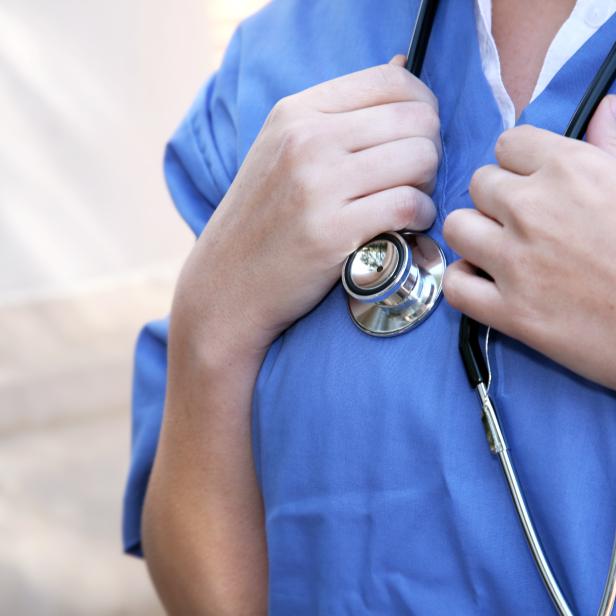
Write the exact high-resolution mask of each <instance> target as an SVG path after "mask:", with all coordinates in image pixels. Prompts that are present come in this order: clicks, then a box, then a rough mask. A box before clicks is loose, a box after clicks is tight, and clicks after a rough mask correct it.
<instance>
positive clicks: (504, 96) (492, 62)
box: [475, 0, 616, 128]
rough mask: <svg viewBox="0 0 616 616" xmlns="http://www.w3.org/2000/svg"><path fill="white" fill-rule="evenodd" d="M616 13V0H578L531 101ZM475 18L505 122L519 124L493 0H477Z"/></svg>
mask: <svg viewBox="0 0 616 616" xmlns="http://www.w3.org/2000/svg"><path fill="white" fill-rule="evenodd" d="M614 13H616V0H577V2H576V4H575V7H574V9H573V11H572V12H571V15H570V16H569V18H568V19H567V21H565V23H564V24H563V25H562V27H561V28H560V30H559V31H558V32H557V34H556V36H555V37H554V40H553V41H552V43H551V44H550V47H549V48H548V51H547V54H546V57H545V60H544V63H543V67H542V68H541V72H540V73H539V78H538V79H537V84H536V85H535V89H534V91H533V94H532V96H531V101H533V100H535V98H537V96H539V94H541V92H543V90H544V89H545V88H546V86H547V85H548V83H550V81H551V80H552V78H553V77H554V76H555V75H556V73H557V72H558V71H559V70H560V69H561V68H562V67H563V66H564V65H565V64H566V63H567V62H568V61H569V60H570V59H571V58H572V57H573V56H574V55H575V53H576V52H577V51H578V49H580V47H582V45H584V43H585V42H586V41H587V40H588V39H589V38H590V37H591V36H592V35H593V34H594V33H595V32H596V31H597V30H598V29H599V28H600V27H601V26H602V25H603V24H604V23H605V22H606V21H607V20H608V19H609V18H610V17H611V16H612V15H613V14H614ZM475 18H476V23H477V35H478V39H479V52H480V54H481V65H482V68H483V72H484V75H485V77H486V79H487V81H488V84H489V85H490V87H491V89H492V92H493V94H494V98H495V99H496V104H497V105H498V108H499V110H500V112H501V116H502V118H503V126H504V127H505V128H510V127H512V126H514V125H515V107H514V106H513V101H512V100H511V97H510V96H509V94H508V93H507V90H506V89H505V85H504V83H503V79H502V75H501V69H500V60H499V57H498V50H497V48H496V43H495V42H494V37H493V36H492V0H475Z"/></svg>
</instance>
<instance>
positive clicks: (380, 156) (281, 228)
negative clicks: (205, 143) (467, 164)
mask: <svg viewBox="0 0 616 616" xmlns="http://www.w3.org/2000/svg"><path fill="white" fill-rule="evenodd" d="M403 63H404V59H403V58H402V62H400V61H399V60H396V61H395V62H394V63H392V64H390V65H383V66H377V67H374V68H370V69H367V70H363V71H360V72H357V73H353V74H350V75H345V76H343V77H340V78H338V79H334V80H332V81H328V82H325V83H322V84H319V85H316V86H314V87H312V88H309V89H308V90H305V91H303V92H300V93H298V94H295V95H293V96H289V97H287V98H285V99H283V100H281V101H280V102H279V103H278V104H277V105H276V106H275V107H274V109H273V110H272V112H271V113H270V115H269V117H268V118H267V120H266V122H265V124H264V126H263V128H262V130H261V132H260V133H259V135H258V136H257V138H256V140H255V142H254V144H253V146H252V148H251V149H250V151H249V152H248V154H247V156H246V158H245V160H244V162H243V164H242V166H241V168H240V170H239V172H238V173H237V176H236V178H235V180H234V181H233V183H232V185H231V187H230V188H229V190H228V191H227V193H226V195H225V197H224V199H223V200H222V201H221V203H220V204H219V205H218V207H217V208H216V211H215V212H214V214H213V215H212V218H211V220H210V221H209V223H208V224H207V226H206V227H205V229H204V231H203V233H202V234H201V236H200V238H199V240H198V241H197V243H196V246H195V247H194V249H193V252H192V253H191V255H190V257H189V259H188V261H187V263H186V265H185V267H184V270H183V272H182V276H181V277H180V281H179V284H178V288H177V292H176V301H175V302H174V308H173V311H172V325H173V326H174V328H175V329H182V330H185V331H186V332H187V335H186V337H185V338H186V339H187V340H189V339H192V340H194V339H195V332H204V334H203V339H204V344H207V345H208V348H210V349H212V347H218V346H220V347H222V348H225V349H229V347H232V348H233V350H234V352H235V353H234V354H235V355H236V356H238V357H239V356H245V355H246V354H255V353H256V354H262V353H264V352H265V350H266V349H267V348H268V347H269V345H270V344H271V343H272V342H273V340H274V339H275V338H276V337H277V336H278V335H279V334H280V333H281V332H282V331H283V330H285V329H286V328H287V327H289V326H290V325H291V324H292V323H293V322H294V321H296V320H297V319H298V318H299V317H301V316H302V315H304V314H305V313H306V312H308V311H309V310H310V309H311V308H313V307H314V306H315V305H316V304H317V303H318V302H319V301H320V300H321V299H322V298H323V296H324V295H325V294H326V293H327V292H328V291H329V290H330V289H331V288H332V286H333V285H334V284H335V283H336V281H337V280H338V279H339V276H340V266H341V264H342V262H343V261H344V259H345V258H346V256H347V255H348V254H349V253H350V252H352V251H353V250H355V249H356V248H357V247H358V246H360V245H361V244H362V243H363V242H366V241H367V240H369V239H370V238H371V237H373V236H375V235H377V234H379V233H381V232H383V231H386V230H388V229H390V228H396V229H401V228H403V227H405V228H408V229H414V230H421V229H426V228H428V227H430V226H431V224H432V222H433V221H434V217H435V208H434V204H433V203H432V200H431V198H430V197H429V196H428V194H426V191H427V190H429V188H430V186H431V185H432V183H433V182H434V178H435V175H436V171H437V168H438V163H439V156H440V150H441V146H440V134H439V118H438V113H437V103H436V99H435V98H434V95H433V94H432V93H431V92H430V90H429V89H428V88H427V87H426V86H425V85H424V84H423V83H421V81H420V80H419V79H417V78H415V77H413V76H412V75H410V74H409V73H408V72H407V71H406V70H405V69H404V67H403ZM422 188H423V189H424V190H422ZM230 272H232V275H230ZM176 315H177V316H178V317H179V318H174V317H175V316H176ZM189 332H192V333H190V335H189ZM182 337H183V336H182ZM177 338H179V337H176V339H177Z"/></svg>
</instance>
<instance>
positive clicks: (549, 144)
mask: <svg viewBox="0 0 616 616" xmlns="http://www.w3.org/2000/svg"><path fill="white" fill-rule="evenodd" d="M569 141H571V140H569V139H567V138H566V137H563V136H562V135H557V134H556V133H552V132H550V131H548V130H543V129H542V128H536V127H535V126H530V125H528V124H526V125H524V126H516V127H515V128H511V129H509V130H507V131H505V132H504V133H502V134H501V136H500V137H499V138H498V141H497V142H496V147H495V154H496V159H497V160H498V163H499V165H500V166H501V167H502V168H503V169H507V170H508V171H512V172H513V173H518V174H520V175H530V174H531V173H534V172H535V171H538V170H539V169H540V168H541V167H542V166H543V165H544V164H545V163H546V162H547V161H548V159H550V158H552V157H553V156H554V153H555V152H559V151H560V150H562V148H567V147H569Z"/></svg>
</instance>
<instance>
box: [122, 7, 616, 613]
mask: <svg viewBox="0 0 616 616" xmlns="http://www.w3.org/2000/svg"><path fill="white" fill-rule="evenodd" d="M417 4H418V3H417V1H411V0H404V1H403V0H387V1H386V2H371V1H368V0H354V1H350V0H337V1H336V2H330V1H329V0H313V1H311V2H305V1H302V0H278V1H275V2H273V3H272V4H271V5H268V6H267V7H266V8H265V9H263V10H262V11H261V12H259V13H258V14H256V15H255V16H253V17H252V18H250V19H248V20H247V21H245V22H244V23H243V24H242V25H241V26H240V27H239V29H238V30H237V32H236V34H235V36H234V38H233V40H232V41H231V43H230V46H229V49H228V51H227V54H226V57H225V59H224V62H223V65H222V67H221V68H220V70H219V71H218V73H217V74H216V75H214V76H213V77H212V78H211V79H210V80H209V81H208V83H207V84H206V86H205V87H204V89H203V90H202V92H201V93H200V94H199V96H198V98H197V100H196V101H195V103H194V105H193V107H192V109H191V110H190V112H189V114H188V116H187V117H186V119H185V120H184V122H183V123H182V124H181V126H180V127H179V129H178V130H177V132H176V133H175V135H174V136H173V138H172V140H171V141H170V143H169V145H168V148H167V151H166V157H165V172H166V177H167V181H168V185H169V189H170V191H171V194H172V196H173V199H174V202H175V204H176V206H177V209H178V211H179V213H180V214H181V215H182V216H183V218H184V219H185V220H186V221H187V223H188V224H189V225H190V226H191V228H192V229H193V231H194V232H195V234H199V233H200V232H201V231H202V229H203V227H204V225H205V224H206V223H207V221H208V219H209V217H210V215H211V214H212V211H213V210H214V208H215V207H216V205H217V204H218V203H219V202H220V200H221V199H222V197H223V195H224V194H225V191H226V190H227V188H228V187H229V184H230V183H231V182H232V180H233V178H234V175H235V173H236V171H237V169H238V166H239V165H240V163H241V161H242V159H243V158H244V156H245V155H246V153H247V151H248V150H249V148H250V146H251V144H252V142H253V140H254V139H255V137H256V135H257V133H258V131H259V129H260V128H261V126H262V124H263V122H264V120H265V118H266V116H267V114H268V113H269V111H270V109H271V108H272V106H273V105H274V103H275V102H276V101H277V100H278V99H280V98H281V97H283V96H286V95H288V94H292V93H295V92H298V91H300V90H303V89H305V88H307V87H309V86H312V85H314V84H316V83H319V82H322V81H324V80H327V79H332V78H334V77H338V76H340V75H343V74H345V73H349V72H352V71H356V70H359V69H363V68H366V67H369V66H373V65H376V64H379V63H384V62H387V61H388V60H389V58H390V57H391V56H393V55H394V54H395V53H400V52H404V51H405V49H406V47H407V45H408V40H409V37H410V30H411V27H412V24H413V21H414V18H415V13H416V10H417ZM473 4H474V3H473V2H472V0H455V1H454V0H443V2H442V3H441V7H440V8H439V11H438V14H437V17H436V23H435V27H434V32H433V35H432V39H431V43H430V47H429V50H428V54H427V58H426V63H425V68H424V72H423V75H422V78H423V79H424V80H425V82H426V83H427V85H428V86H429V87H430V88H431V89H432V90H433V91H434V92H435V94H436V96H437V97H438V99H439V101H440V114H441V121H442V138H443V145H444V153H443V159H442V163H441V166H440V171H439V175H438V182H437V186H436V190H435V194H434V199H435V202H436V204H437V206H438V217H437V220H436V223H435V225H434V228H433V229H432V230H431V232H430V233H431V235H432V236H434V237H435V238H436V239H438V240H439V241H440V242H441V243H442V236H441V229H442V224H443V221H444V219H445V216H446V215H447V214H448V213H449V212H451V211H452V210H454V209H456V208H460V207H472V203H471V200H470V198H469V194H468V186H469V180H470V177H471V175H472V173H473V172H474V171H475V169H477V168H478V167H479V166H481V165H484V164H487V163H489V162H492V161H493V150H494V143H495V141H496V139H497V137H498V135H499V134H500V133H501V132H502V130H503V124H502V119H501V116H500V114H499V111H498V108H497V106H496V103H495V101H494V98H493V95H492V92H491V90H490V88H489V86H488V84H487V82H486V80H485V78H484V75H483V72H482V69H481V60H480V55H479V50H478V43H477V37H476V30H475V17H474V9H473ZM615 37H616V17H612V18H611V19H610V20H609V21H608V22H607V23H606V24H605V25H604V26H603V27H602V28H600V29H599V31H598V32H597V33H596V34H595V35H594V36H593V37H592V38H591V39H590V40H589V41H588V42H587V43H586V44H585V45H584V46H583V47H582V49H581V50H580V51H578V53H577V54H576V55H575V56H574V57H573V58H572V59H571V60H570V61H569V62H568V63H567V64H566V65H565V66H564V67H563V68H562V69H561V70H560V72H559V73H558V74H557V75H556V76H555V78H554V79H553V80H552V82H551V83H550V84H549V85H548V87H547V89H546V90H545V91H544V92H543V93H542V94H541V95H540V96H539V97H538V98H537V99H536V100H535V101H533V102H532V103H531V104H530V105H529V106H528V107H527V109H526V110H525V111H524V113H523V114H522V117H521V118H520V121H519V122H520V123H530V124H534V125H536V126H541V127H544V128H547V129H550V130H553V131H556V132H562V131H563V130H564V128H565V126H566V124H567V122H568V120H569V118H570V116H571V114H572V113H573V111H574V109H575V107H576V105H577V102H578V101H579V99H580V98H581V96H582V94H583V91H584V89H585V88H586V87H587V86H588V84H589V81H590V79H591V78H592V76H593V75H594V73H595V72H596V70H597V69H598V67H599V65H600V64H601V62H602V60H603V59H604V57H605V55H606V54H607V52H608V50H609V48H610V46H611V44H612V42H613V40H614V38H615ZM258 215H259V212H258V211H255V216H258ZM445 251H446V254H447V257H448V260H449V261H451V260H453V259H455V257H456V256H455V255H454V254H452V252H451V250H450V249H448V247H447V246H445ZM458 323H459V313H457V312H456V311H455V310H453V309H452V308H451V307H450V306H449V305H448V304H447V303H446V302H441V304H440V306H439V308H438V310H437V311H436V312H435V314H433V315H432V316H431V317H430V318H429V319H428V320H427V321H426V322H425V323H424V324H422V325H421V326H420V327H419V328H418V329H416V330H413V331H412V332H410V333H408V334H406V335H403V336H400V337H397V338H393V339H380V338H374V337H370V336H367V335H366V334H363V333H362V332H360V331H359V330H358V329H357V328H356V327H355V326H354V325H353V324H352V323H351V321H350V319H349V317H348V314H347V306H346V299H345V294H344V292H343V290H342V288H341V286H340V285H339V284H338V285H336V286H335V287H334V288H333V290H332V291H331V292H330V293H329V294H328V295H327V296H326V297H325V298H324V299H323V301H322V302H321V303H320V304H319V305H318V306H317V307H316V308H315V309H314V310H313V311H312V312H310V313H309V314H307V315H306V316H304V317H303V318H301V319H300V320H298V321H297V322H296V323H295V324H294V325H293V326H292V327H290V328H289V329H288V330H287V331H286V332H285V333H284V334H283V335H282V336H281V337H280V338H279V339H278V340H277V341H276V342H275V343H274V344H273V345H272V347H271V349H270V351H269V353H268V355H267V357H266V359H265V361H264V364H263V366H262V368H261V371H260V374H259V378H258V381H257V385H256V389H255V392H254V399H253V437H254V455H255V463H256V467H257V472H258V476H259V481H260V484H261V488H262V492H263V497H264V502H265V512H266V526H267V542H268V554H269V563H270V570H269V571H270V584H269V598H270V614H274V615H280V616H289V615H294V616H301V615H304V614H305V615H311V616H313V615H315V614H323V615H331V616H336V615H343V614H345V615H346V614H354V615H355V614H430V615H433V616H434V615H439V614H450V613H455V614H459V615H465V614H473V615H476V614H522V613H530V614H552V613H554V611H553V608H552V606H551V603H550V601H549V599H548V597H547V594H546V592H545V590H544V589H543V586H542V583H541V581H540V578H539V576H538V574H537V572H536V570H535V566H534V563H533V560H532V558H531V556H530V554H529V551H528V548H527V546H526V543H525V540H524V536H523V533H522V531H521V529H520V525H519V522H518V519H517V517H516V515H515V512H514V509H513V507H512V504H511V502H510V497H509V494H508V491H507V487H506V484H505V481H504V479H503V477H502V475H501V470H500V468H499V465H498V462H497V461H496V459H494V458H493V457H491V455H490V453H489V450H488V447H487V444H486V441H485V436H484V432H483V429H482V426H481V423H480V418H479V415H480V413H479V408H478V403H477V399H476V397H475V394H474V392H472V391H471V390H470V388H469V385H468V382H467V380H466V377H465V375H464V373H463V369H462V365H461V362H460V358H459V355H458V349H457V334H458ZM167 325H168V323H167V320H163V321H157V322H154V323H150V324H148V325H147V326H146V327H145V328H144V329H143V331H142V332H141V335H140V337H139V341H138V344H137V351H136V361H135V375H134V394H133V395H134V399H133V440H132V463H131V469H130V476H129V479H128V486H127V490H126V497H125V510H124V545H125V549H126V550H127V551H128V552H131V553H135V554H140V515H141V509H142V503H143V496H144V491H145V487H146V484H147V481H148V476H149V473H150V469H151V465H152V460H153V457H154V453H155V449H156V443H157V439H158V433H159V429H160V422H161V414H162V409H163V399H164V390H165V377H166V357H165V354H166V340H167ZM563 335H574V332H563ZM493 340H494V342H493V346H492V351H491V354H492V365H493V368H494V371H495V381H494V385H493V394H494V396H495V398H496V400H497V403H498V404H499V406H500V410H501V415H502V420H503V423H504V426H505V430H506V433H507V435H508V438H509V443H510V446H511V450H512V455H513V456H514V459H515V461H516V463H517V468H518V471H519V474H520V480H521V482H522V484H523V486H525V488H526V492H527V497H528V503H529V506H530V509H531V511H532V513H533V515H534V518H535V521H536V524H537V527H538V530H539V532H540V534H541V536H542V538H543V543H544V547H545V549H546V552H547V554H548V557H549V558H550V560H551V563H552V565H553V567H554V569H555V571H556V574H557V576H558V578H559V580H560V581H561V583H562V585H563V589H564V592H565V594H566V595H567V596H568V597H569V598H570V601H571V604H572V607H573V608H574V610H575V611H576V613H581V614H590V613H594V612H595V611H596V608H597V606H598V604H599V600H600V596H601V592H602V586H603V582H604V580H605V576H606V573H607V567H608V562H609V556H610V550H611V544H612V538H613V532H614V528H615V526H616V515H615V512H616V399H615V395H614V392H613V391H610V390H607V389H605V388H603V387H600V386H599V385H596V384H593V383H591V382H589V381H587V380H585V379H583V378H582V377H580V376H577V375H575V374H573V373H572V372H570V371H568V370H567V369H565V368H563V367H562V366H559V365H557V364H555V363H554V362H552V361H550V360H549V359H547V358H545V357H543V356H542V355H540V354H538V353H536V352H534V351H533V350H531V349H529V348H527V347H525V346H524V345H522V344H520V343H518V342H516V341H515V340H512V339H510V338H507V337H505V336H502V335H499V334H496V335H495V336H494V339H493Z"/></svg>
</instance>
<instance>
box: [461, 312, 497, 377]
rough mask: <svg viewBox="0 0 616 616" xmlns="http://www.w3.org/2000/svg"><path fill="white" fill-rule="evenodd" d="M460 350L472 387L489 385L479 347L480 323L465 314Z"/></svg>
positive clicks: (462, 318)
mask: <svg viewBox="0 0 616 616" xmlns="http://www.w3.org/2000/svg"><path fill="white" fill-rule="evenodd" d="M458 348H459V349H460V355H461V356H462V363H463V364H464V369H465V370H466V376H467V377H468V382H469V383H470V385H471V387H472V388H473V389H476V388H477V386H478V385H479V383H487V382H488V380H489V372H488V365H487V363H486V360H485V358H484V356H483V353H482V352H481V348H480V346H479V323H477V321H474V320H473V319H471V318H470V317H467V316H466V315H465V314H463V315H462V317H461V319H460V335H459V339H458Z"/></svg>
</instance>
